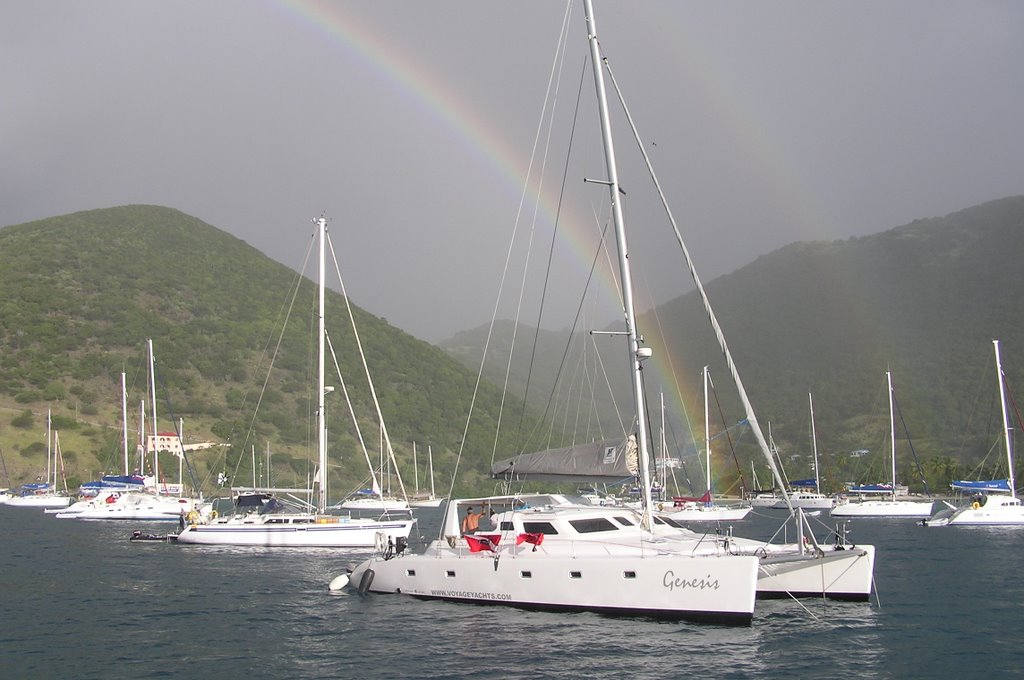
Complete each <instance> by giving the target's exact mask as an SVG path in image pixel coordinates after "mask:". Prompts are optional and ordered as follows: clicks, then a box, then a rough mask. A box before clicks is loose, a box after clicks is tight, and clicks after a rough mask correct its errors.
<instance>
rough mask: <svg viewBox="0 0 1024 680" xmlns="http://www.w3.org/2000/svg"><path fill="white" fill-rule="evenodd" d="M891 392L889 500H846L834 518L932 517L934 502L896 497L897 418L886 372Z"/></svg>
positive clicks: (889, 378)
mask: <svg viewBox="0 0 1024 680" xmlns="http://www.w3.org/2000/svg"><path fill="white" fill-rule="evenodd" d="M885 379H886V384H887V386H888V391H889V443H890V451H889V462H890V463H891V471H892V486H890V487H889V498H871V499H867V498H862V499H859V500H846V501H844V502H840V503H838V504H837V505H836V506H835V507H834V508H832V516H833V517H910V518H914V519H922V518H924V517H931V514H932V501H914V500H911V499H909V498H904V499H898V498H897V497H896V416H895V408H894V402H895V400H894V399H893V389H892V372H891V371H886V372H885Z"/></svg>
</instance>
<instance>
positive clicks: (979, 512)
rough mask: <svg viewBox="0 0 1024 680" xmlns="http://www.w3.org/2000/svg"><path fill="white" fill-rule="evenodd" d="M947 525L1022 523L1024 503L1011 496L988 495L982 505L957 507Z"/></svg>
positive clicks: (1008, 524)
mask: <svg viewBox="0 0 1024 680" xmlns="http://www.w3.org/2000/svg"><path fill="white" fill-rule="evenodd" d="M947 524H948V525H949V526H1012V525H1018V524H1024V505H1021V502H1020V500H1019V499H1018V498H1014V497H1011V496H989V497H988V498H987V500H986V501H985V503H984V505H980V504H979V505H978V507H974V505H968V506H965V507H962V508H957V510H956V512H954V513H953V514H952V515H950V516H949V521H948V522H947Z"/></svg>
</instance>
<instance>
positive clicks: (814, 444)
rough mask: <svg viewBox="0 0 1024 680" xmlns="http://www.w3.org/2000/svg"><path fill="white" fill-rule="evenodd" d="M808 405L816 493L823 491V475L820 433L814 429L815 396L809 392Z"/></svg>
mask: <svg viewBox="0 0 1024 680" xmlns="http://www.w3.org/2000/svg"><path fill="white" fill-rule="evenodd" d="M807 405H808V406H809V407H810V410H811V448H812V449H813V451H814V493H821V477H820V476H819V475H818V433H817V432H815V430H814V398H813V397H811V393H810V392H808V393H807Z"/></svg>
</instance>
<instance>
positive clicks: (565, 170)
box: [517, 47, 587, 438]
mask: <svg viewBox="0 0 1024 680" xmlns="http://www.w3.org/2000/svg"><path fill="white" fill-rule="evenodd" d="M564 59H565V49H564V47H563V50H562V60H563V62H564ZM561 71H562V69H561V68H560V69H559V83H560V82H561ZM586 75H587V59H586V57H584V59H583V67H582V69H581V70H580V80H579V85H578V86H577V88H576V106H575V107H574V109H573V116H572V125H571V126H570V129H569V141H568V144H567V145H566V148H565V163H564V164H563V166H562V183H561V187H560V188H559V191H558V205H557V207H556V209H555V221H554V228H553V229H552V230H551V243H550V244H549V245H548V259H547V266H546V267H545V270H544V283H543V285H542V286H541V295H540V305H539V306H538V308H537V321H536V323H535V324H534V329H533V349H532V350H531V352H530V365H529V368H528V369H527V372H526V389H525V390H524V394H523V408H522V409H521V410H520V413H519V427H518V430H517V432H518V437H519V438H522V434H523V426H524V424H525V417H526V404H527V396H528V395H529V394H530V385H531V382H532V378H533V368H534V363H535V361H536V357H537V344H538V338H539V336H540V329H541V323H542V321H543V318H544V303H545V301H546V300H547V292H548V285H549V284H550V282H551V268H552V263H553V261H554V257H555V244H556V242H557V240H558V232H559V226H560V225H561V217H562V203H563V201H564V200H565V189H566V186H567V185H568V175H569V159H570V158H571V157H572V151H573V149H574V142H575V140H576V125H577V124H578V122H579V114H580V102H581V101H582V98H583V95H582V93H583V83H584V80H585V78H586ZM551 113H552V117H553V116H554V107H552V112H551ZM553 128H554V125H553V121H552V122H549V125H548V144H549V145H550V140H551V131H552V129H553ZM546 156H547V154H546V153H545V159H546ZM545 167H546V160H545ZM538 193H539V192H538ZM539 205H540V201H538V202H537V206H538V207H539ZM523 283H524V286H525V283H526V282H525V272H524V281H523Z"/></svg>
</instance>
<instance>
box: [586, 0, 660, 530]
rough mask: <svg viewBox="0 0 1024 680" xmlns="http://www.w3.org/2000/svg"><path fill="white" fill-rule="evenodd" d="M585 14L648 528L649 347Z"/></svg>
mask: <svg viewBox="0 0 1024 680" xmlns="http://www.w3.org/2000/svg"><path fill="white" fill-rule="evenodd" d="M584 7H585V11H586V15H587V17H586V18H587V41H588V42H589V44H590V59H591V64H592V65H593V70H594V86H595V87H596V89H597V99H598V108H599V111H600V114H601V136H602V139H603V140H604V157H605V166H606V169H607V171H608V180H607V181H601V182H600V183H601V184H606V185H607V186H608V196H609V199H610V201H611V207H612V218H613V220H614V223H615V242H616V244H617V246H618V251H619V253H618V255H619V278H620V279H621V280H622V298H623V305H624V312H625V317H626V335H627V336H628V342H629V360H630V363H631V365H632V375H633V397H634V400H635V403H636V417H637V439H638V442H637V444H638V445H639V447H640V483H641V488H642V490H643V503H644V508H643V524H644V527H645V528H647V529H650V528H651V524H652V522H651V477H650V465H649V459H648V456H649V451H648V448H649V447H648V441H647V411H646V407H645V405H644V396H643V379H642V378H643V377H642V375H641V373H640V372H641V370H643V367H642V365H641V361H642V360H643V359H646V358H647V357H649V356H650V348H646V347H645V348H641V347H640V338H639V334H638V333H637V329H636V313H635V310H634V307H633V280H632V274H631V272H630V267H629V254H628V252H627V249H626V229H625V221H624V219H623V216H622V191H621V189H620V187H619V173H618V169H617V166H616V162H615V146H614V144H613V142H612V128H611V120H610V118H609V116H608V98H607V94H606V91H605V84H604V72H603V70H602V63H603V61H602V59H601V48H600V45H599V44H598V41H597V26H596V24H595V21H594V4H593V2H592V0H585V2H584Z"/></svg>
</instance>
